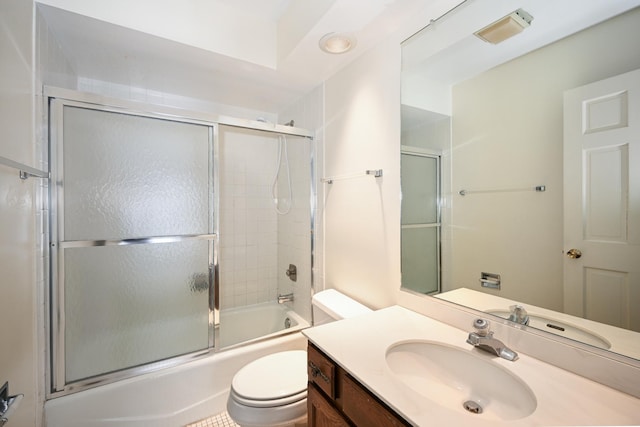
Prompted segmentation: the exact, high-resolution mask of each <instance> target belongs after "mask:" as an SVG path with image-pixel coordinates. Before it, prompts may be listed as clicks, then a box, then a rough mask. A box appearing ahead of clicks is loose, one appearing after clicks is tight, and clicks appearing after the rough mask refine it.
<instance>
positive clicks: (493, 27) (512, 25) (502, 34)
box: [473, 9, 533, 44]
mask: <svg viewBox="0 0 640 427" xmlns="http://www.w3.org/2000/svg"><path fill="white" fill-rule="evenodd" d="M531 21H533V16H531V15H529V13H527V12H526V11H524V10H522V9H518V10H516V11H515V12H513V13H510V14H509V15H507V16H505V17H503V18H500V19H498V20H497V21H495V22H493V23H491V24H489V25H487V26H486V27H484V28H483V29H481V30H479V31H476V32H475V33H473V34H475V35H476V36H478V37H480V38H481V39H482V40H484V41H486V42H489V43H493V44H498V43H500V42H503V41H505V40H506V39H508V38H510V37H513V36H515V35H516V34H519V33H521V32H522V30H524V29H525V28H527V27H528V26H529V25H531Z"/></svg>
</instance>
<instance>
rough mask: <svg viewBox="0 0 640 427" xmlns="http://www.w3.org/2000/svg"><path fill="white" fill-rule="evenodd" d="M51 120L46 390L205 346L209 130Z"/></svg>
mask: <svg viewBox="0 0 640 427" xmlns="http://www.w3.org/2000/svg"><path fill="white" fill-rule="evenodd" d="M50 111H51V141H52V146H51V169H52V184H51V187H52V188H51V209H52V212H51V213H52V224H51V237H52V238H51V242H52V243H51V246H52V251H51V266H52V272H51V277H52V292H51V299H52V316H51V317H52V324H53V327H52V360H53V363H52V380H53V381H52V382H53V391H54V392H55V391H64V390H65V389H67V388H68V387H69V384H74V383H78V382H83V381H84V382H88V381H92V380H91V379H95V378H104V377H105V376H109V375H110V374H111V373H114V372H117V371H122V370H128V369H135V368H136V367H142V366H148V365H149V364H153V363H155V362H159V361H163V360H166V359H169V358H173V357H176V356H180V355H186V354H192V353H194V352H198V351H206V350H208V349H210V348H212V347H213V344H214V343H213V337H214V333H213V315H212V313H213V280H214V277H213V275H214V269H213V265H214V263H213V261H214V259H213V257H214V241H215V238H216V235H215V223H214V188H213V186H214V180H213V176H214V175H213V163H214V155H213V150H214V145H213V140H214V131H215V128H214V125H212V124H207V123H198V122H193V121H190V122H189V121H180V120H179V119H175V118H167V117H162V116H157V115H152V114H142V113H132V112H127V111H123V110H114V109H105V108H100V107H97V106H95V105H91V104H83V103H80V102H75V101H67V100H58V99H52V100H51V109H50Z"/></svg>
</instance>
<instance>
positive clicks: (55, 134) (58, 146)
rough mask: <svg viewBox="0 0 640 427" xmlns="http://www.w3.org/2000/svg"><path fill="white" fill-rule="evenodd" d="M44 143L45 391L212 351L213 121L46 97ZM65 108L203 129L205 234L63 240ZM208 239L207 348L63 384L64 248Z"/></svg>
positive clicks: (72, 387) (215, 198)
mask: <svg viewBox="0 0 640 427" xmlns="http://www.w3.org/2000/svg"><path fill="white" fill-rule="evenodd" d="M48 99H49V124H50V127H49V141H50V161H49V164H50V169H51V176H52V178H53V179H54V181H53V184H52V185H50V189H49V190H50V195H49V202H50V228H49V230H50V257H51V261H50V282H51V289H50V295H49V298H50V301H49V303H50V304H51V306H50V307H51V309H50V310H51V313H50V314H51V317H50V319H51V326H50V331H49V332H50V334H49V337H50V345H49V346H48V348H49V349H50V350H49V351H50V352H51V353H50V358H49V360H50V382H49V384H50V393H51V395H55V396H58V395H63V394H68V393H71V392H75V391H79V390H83V389H86V388H89V387H93V386H96V385H101V384H106V383H109V382H113V381H116V380H119V379H123V378H127V377H130V376H134V375H140V374H143V373H146V372H151V371H155V370H157V369H160V368H164V367H168V366H174V365H177V364H180V363H184V362H185V361H188V360H192V359H194V358H198V357H201V356H203V355H206V354H208V353H210V352H211V351H213V349H214V347H215V341H214V340H215V338H214V337H215V334H214V318H215V317H216V313H215V310H216V308H215V301H214V295H215V294H216V292H215V289H214V286H215V285H216V283H217V280H216V278H217V270H218V267H217V256H216V254H217V252H218V219H217V212H218V177H217V161H218V157H217V142H216V141H217V140H216V138H217V131H218V129H217V128H218V125H217V124H216V123H214V122H210V121H204V120H197V119H191V118H189V117H184V116H178V115H174V116H167V115H166V114H162V113H153V112H149V111H141V110H140V109H139V108H135V107H134V106H125V105H119V106H107V105H101V104H99V103H95V102H88V101H87V100H85V99H74V100H71V99H65V98H59V97H56V96H51V95H50V96H49V98H48ZM65 107H75V108H83V109H89V110H94V111H101V112H111V113H118V114H124V115H128V116H137V117H145V118H151V119H157V120H168V121H172V122H179V123H187V124H194V125H200V126H205V127H207V128H208V129H209V131H208V152H209V156H208V157H209V160H208V164H209V166H208V189H209V190H208V193H209V195H208V199H209V201H208V212H209V218H208V234H197V235H178V236H147V237H142V238H135V239H121V240H93V241H69V242H67V241H65V240H64V236H65V234H64V223H63V221H62V220H61V218H64V188H63V186H62V184H63V182H64V179H63V178H64V170H63V169H64V167H59V166H60V163H61V159H62V156H63V146H64V136H63V114H64V113H63V110H64V108H65ZM194 240H208V241H209V244H208V263H209V267H208V269H209V273H208V276H209V277H208V295H209V296H208V311H209V313H208V337H207V347H206V348H204V349H201V350H197V351H195V352H191V353H188V354H184V355H180V356H176V357H172V358H169V359H163V360H159V361H155V362H150V363H147V364H144V365H141V366H135V367H129V368H124V369H122V370H118V371H115V372H110V373H106V374H99V375H97V376H94V377H90V378H87V379H81V380H77V381H73V382H70V383H67V382H66V375H65V371H66V368H65V356H66V355H65V351H66V349H65V342H64V341H65V338H64V336H65V302H64V301H65V300H64V292H65V290H64V283H65V277H64V249H66V248H79V247H97V246H124V245H137V244H163V243H174V242H181V241H194Z"/></svg>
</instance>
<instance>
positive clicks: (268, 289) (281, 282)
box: [219, 127, 312, 319]
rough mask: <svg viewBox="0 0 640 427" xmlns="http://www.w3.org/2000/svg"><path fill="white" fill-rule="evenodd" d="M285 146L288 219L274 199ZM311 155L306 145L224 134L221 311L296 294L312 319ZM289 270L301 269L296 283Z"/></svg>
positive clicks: (283, 193) (283, 192)
mask: <svg viewBox="0 0 640 427" xmlns="http://www.w3.org/2000/svg"><path fill="white" fill-rule="evenodd" d="M279 144H281V147H282V148H281V150H282V151H281V165H280V171H279V174H278V180H277V183H276V188H277V195H278V196H279V199H280V200H279V205H278V208H279V210H280V211H281V212H287V213H286V214H282V215H281V214H278V213H277V212H276V207H275V203H274V198H273V196H272V185H273V182H274V177H275V175H276V171H277V167H278V153H279ZM285 144H286V155H285ZM311 149H312V143H311V141H310V140H308V139H306V138H301V137H293V136H287V137H286V141H285V140H284V139H283V140H282V142H281V143H280V142H279V140H278V136H277V135H269V134H264V133H261V132H255V131H248V130H241V129H236V128H228V127H221V130H220V146H219V176H220V259H219V265H220V308H221V309H225V308H231V307H241V306H244V305H251V304H257V303H262V302H268V301H275V299H276V298H277V296H278V294H286V293H291V292H293V293H294V295H295V299H296V302H297V301H300V302H302V304H300V307H301V310H300V311H301V312H300V313H299V314H301V315H303V316H304V317H306V318H308V319H310V317H309V314H310V313H309V309H308V308H306V307H307V306H309V298H310V273H311V256H310V251H311V243H310V234H311V233H310V225H311V217H310V206H311V199H310V194H311V191H310V188H311V185H310V179H311V154H310V153H311ZM287 170H288V171H289V173H290V174H291V192H292V193H291V194H292V199H293V202H292V204H291V208H290V209H288V208H289V203H290V195H289V194H290V193H289V183H288V179H287ZM289 264H294V265H296V267H297V268H298V280H297V281H296V282H294V281H292V280H290V279H289V277H287V275H286V270H287V269H288V267H289ZM295 307H296V311H298V308H299V307H298V305H297V304H296V306H295Z"/></svg>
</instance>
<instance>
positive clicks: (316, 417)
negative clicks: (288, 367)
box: [307, 343, 410, 427]
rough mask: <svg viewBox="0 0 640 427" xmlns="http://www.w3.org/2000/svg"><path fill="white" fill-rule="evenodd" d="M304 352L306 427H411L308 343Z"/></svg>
mask: <svg viewBox="0 0 640 427" xmlns="http://www.w3.org/2000/svg"><path fill="white" fill-rule="evenodd" d="M307 354H308V366H307V372H308V374H309V387H308V394H307V402H308V409H309V427H342V426H345V427H346V426H356V427H358V426H359V427H370V426H376V427H399V426H410V424H409V423H407V422H406V421H405V420H404V419H402V417H400V416H399V415H398V414H396V413H395V412H394V411H393V410H392V409H391V408H389V407H388V406H387V405H385V404H384V403H383V402H382V401H380V399H378V398H377V397H376V396H374V395H373V394H372V393H371V392H369V391H368V390H367V389H366V388H365V387H364V386H362V384H360V383H359V382H358V381H357V380H356V379H355V378H353V377H352V376H351V375H349V374H348V373H347V372H346V371H345V370H344V369H342V368H341V367H340V366H338V365H337V364H336V363H335V362H334V361H333V360H331V359H330V358H329V357H327V356H326V355H325V354H324V353H322V351H320V350H319V349H318V348H316V347H315V346H314V345H313V344H311V343H310V344H309V349H308V353H307Z"/></svg>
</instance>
